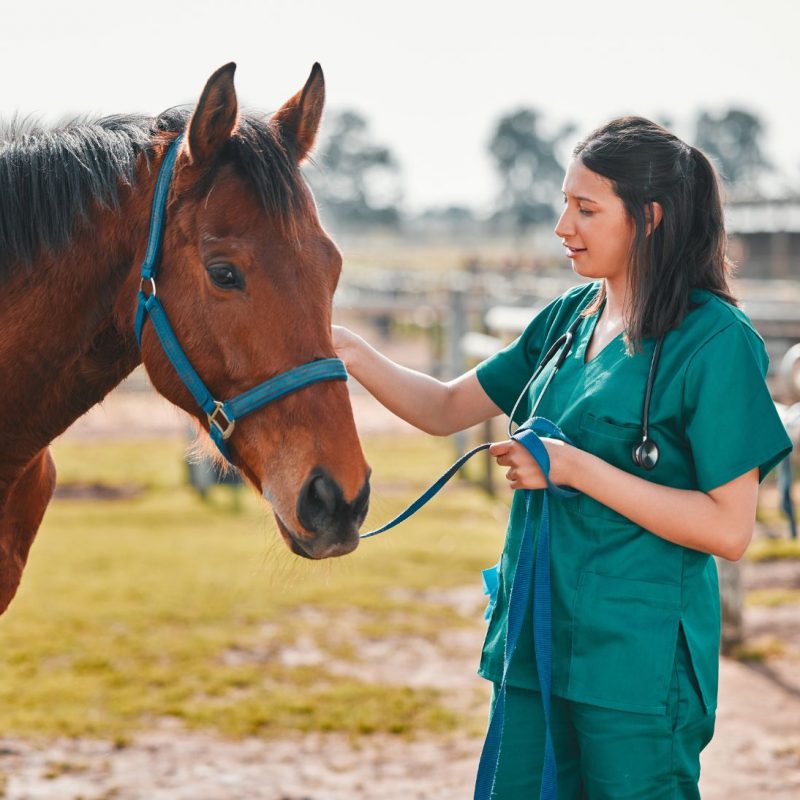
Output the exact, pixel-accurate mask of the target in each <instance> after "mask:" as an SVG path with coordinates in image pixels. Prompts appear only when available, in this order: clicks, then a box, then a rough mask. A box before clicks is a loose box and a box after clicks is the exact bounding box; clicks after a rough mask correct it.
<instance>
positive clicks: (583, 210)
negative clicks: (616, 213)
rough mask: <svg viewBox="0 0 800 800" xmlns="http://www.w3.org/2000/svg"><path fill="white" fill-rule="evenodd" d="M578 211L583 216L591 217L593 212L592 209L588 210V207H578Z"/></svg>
mask: <svg viewBox="0 0 800 800" xmlns="http://www.w3.org/2000/svg"><path fill="white" fill-rule="evenodd" d="M578 211H580V212H581V214H583V216H584V217H591V216H592V214H594V211H589V209H588V208H579V209H578Z"/></svg>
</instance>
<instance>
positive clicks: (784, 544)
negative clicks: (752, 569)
mask: <svg viewBox="0 0 800 800" xmlns="http://www.w3.org/2000/svg"><path fill="white" fill-rule="evenodd" d="M745 557H746V558H748V559H749V560H750V561H774V560H777V559H783V558H789V559H794V558H798V559H800V540H798V539H759V540H758V541H755V542H753V543H752V544H751V545H750V547H749V548H748V549H747V553H746V555H745Z"/></svg>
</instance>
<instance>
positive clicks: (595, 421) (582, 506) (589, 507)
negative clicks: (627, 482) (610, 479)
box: [575, 412, 647, 523]
mask: <svg viewBox="0 0 800 800" xmlns="http://www.w3.org/2000/svg"><path fill="white" fill-rule="evenodd" d="M641 436H642V429H641V426H640V425H638V424H629V423H625V424H620V423H617V422H609V421H608V420H604V419H599V418H597V417H595V416H594V415H593V414H590V413H589V412H586V413H584V415H583V417H582V418H581V423H580V432H579V434H578V439H577V441H576V442H575V444H576V445H577V446H578V447H579V448H580V449H581V450H586V451H587V452H589V453H592V455H595V456H597V457H598V458H602V459H603V461H607V462H608V463H609V464H613V465H614V466H615V467H618V468H619V469H623V470H625V472H630V473H633V474H635V475H639V476H640V477H643V476H646V474H647V471H646V470H644V469H641V468H640V467H637V466H635V465H634V463H633V460H632V458H631V451H632V450H633V447H634V445H636V444H638V443H639V442H640V441H641ZM577 511H578V513H579V514H580V515H581V516H582V517H588V518H592V519H607V520H611V521H613V522H622V523H625V522H628V521H629V520H628V519H627V517H624V516H623V515H622V514H619V513H617V512H616V511H614V509H613V508H609V507H608V506H606V505H603V503H600V502H598V501H597V500H595V499H594V498H593V497H590V496H589V495H588V494H581V495H580V497H579V498H578V505H577Z"/></svg>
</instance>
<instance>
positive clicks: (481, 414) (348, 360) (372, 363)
mask: <svg viewBox="0 0 800 800" xmlns="http://www.w3.org/2000/svg"><path fill="white" fill-rule="evenodd" d="M333 347H334V349H335V350H336V354H337V355H338V356H339V358H341V359H342V361H344V363H345V366H346V367H347V371H348V372H349V373H350V374H351V375H352V376H353V377H354V378H355V379H356V380H357V381H358V382H359V383H360V384H361V385H362V386H364V388H365V389H366V390H367V391H368V392H369V393H370V394H371V395H373V396H374V397H375V398H376V399H377V400H378V401H379V402H380V403H382V404H383V405H384V406H386V408H388V409H389V411H391V412H392V413H394V414H396V415H397V416H398V417H400V418H401V419H404V420H405V421H406V422H409V423H410V424H411V425H413V426H414V427H416V428H419V429H420V430H422V431H425V433H430V434H433V435H435V436H447V435H449V434H451V433H455V432H456V431H460V430H463V429H464V428H469V427H471V426H473V425H477V424H478V423H479V422H484V421H485V420H487V419H490V418H491V417H496V416H497V415H498V414H502V413H503V412H502V411H501V410H500V409H499V408H498V407H497V406H496V405H495V404H494V403H493V402H492V401H491V400H490V399H489V396H488V395H487V394H486V392H485V391H484V390H483V387H482V386H481V385H480V383H479V382H478V378H477V376H476V374H475V370H474V369H473V370H470V371H469V372H467V373H465V374H463V375H461V376H460V377H458V378H455V379H454V380H452V381H449V382H447V383H445V382H443V381H439V380H437V379H436V378H432V377H431V376H430V375H425V374H423V373H422V372H417V371H416V370H413V369H408V368H407V367H403V366H400V365H399V364H396V363H395V362H394V361H392V360H391V359H388V358H387V357H386V356H384V355H383V354H381V353H379V352H378V351H377V350H376V349H375V348H374V347H371V346H370V345H369V344H367V342H365V341H364V339H362V338H361V337H360V336H357V335H356V334H354V333H353V332H352V331H349V330H348V329H347V328H342V327H340V326H339V325H334V326H333Z"/></svg>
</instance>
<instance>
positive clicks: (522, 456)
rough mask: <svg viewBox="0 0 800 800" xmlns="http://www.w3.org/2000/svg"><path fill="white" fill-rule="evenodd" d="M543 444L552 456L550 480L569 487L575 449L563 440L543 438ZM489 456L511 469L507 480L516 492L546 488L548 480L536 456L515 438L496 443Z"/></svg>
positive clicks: (507, 474) (490, 449)
mask: <svg viewBox="0 0 800 800" xmlns="http://www.w3.org/2000/svg"><path fill="white" fill-rule="evenodd" d="M542 444H543V445H544V446H545V448H547V454H548V455H549V456H550V481H551V482H552V483H554V484H556V485H561V486H568V485H569V474H570V472H571V463H570V455H571V451H574V450H575V448H574V447H572V445H570V444H568V443H567V442H564V441H562V440H561V439H547V438H542ZM489 453H490V454H491V455H492V456H494V457H495V458H496V459H497V463H498V464H499V465H500V466H501V467H508V471H507V472H506V478H507V479H508V483H509V486H510V488H512V489H544V488H546V487H547V481H546V480H545V478H544V474H543V473H542V471H541V469H539V465H538V464H537V463H536V460H535V459H534V457H533V456H532V455H531V454H530V453H529V452H528V449H527V448H526V447H525V445H523V444H520V443H519V442H517V441H514V440H513V439H507V440H506V441H503V442H495V443H494V444H492V446H491V447H490V448H489Z"/></svg>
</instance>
